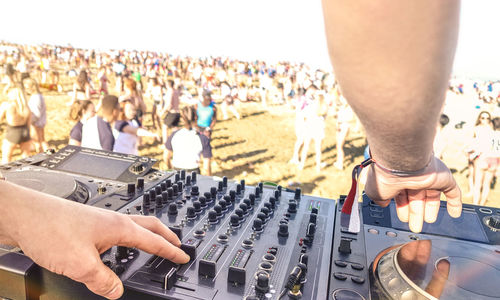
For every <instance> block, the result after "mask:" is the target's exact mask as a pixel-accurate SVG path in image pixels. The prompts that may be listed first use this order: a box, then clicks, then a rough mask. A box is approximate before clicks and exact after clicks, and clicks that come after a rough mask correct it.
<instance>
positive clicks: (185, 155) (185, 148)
mask: <svg viewBox="0 0 500 300" xmlns="http://www.w3.org/2000/svg"><path fill="white" fill-rule="evenodd" d="M181 118H182V122H183V124H184V127H183V128H181V129H179V130H177V131H175V132H174V133H172V134H171V135H170V136H169V137H168V139H167V142H166V143H165V152H164V155H163V159H164V160H165V163H166V164H167V168H168V169H172V167H173V168H174V169H185V170H188V171H195V172H197V173H198V174H203V175H207V176H211V175H212V169H211V159H212V147H211V146H210V139H209V138H208V137H207V136H206V135H204V134H200V133H199V132H198V131H197V130H196V127H195V126H196V110H195V108H193V107H192V106H185V107H183V108H182V110H181ZM200 158H202V160H203V172H200Z"/></svg>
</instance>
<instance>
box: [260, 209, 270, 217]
mask: <svg viewBox="0 0 500 300" xmlns="http://www.w3.org/2000/svg"><path fill="white" fill-rule="evenodd" d="M260 212H261V213H263V214H265V215H266V217H268V216H269V208H267V207H263V208H261V209H260Z"/></svg>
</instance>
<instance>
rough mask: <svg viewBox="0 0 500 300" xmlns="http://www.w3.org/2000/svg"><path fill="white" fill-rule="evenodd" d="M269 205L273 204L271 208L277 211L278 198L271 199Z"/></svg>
mask: <svg viewBox="0 0 500 300" xmlns="http://www.w3.org/2000/svg"><path fill="white" fill-rule="evenodd" d="M269 203H271V208H272V209H275V208H276V198H274V197H269Z"/></svg>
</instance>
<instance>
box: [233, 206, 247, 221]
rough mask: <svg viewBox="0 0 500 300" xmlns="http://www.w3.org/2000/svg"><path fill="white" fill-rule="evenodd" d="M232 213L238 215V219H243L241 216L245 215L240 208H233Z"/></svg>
mask: <svg viewBox="0 0 500 300" xmlns="http://www.w3.org/2000/svg"><path fill="white" fill-rule="evenodd" d="M234 213H235V214H236V215H238V217H239V218H240V220H243V216H244V215H245V213H244V212H243V210H242V209H241V208H237V209H235V210H234Z"/></svg>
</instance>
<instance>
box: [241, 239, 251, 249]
mask: <svg viewBox="0 0 500 300" xmlns="http://www.w3.org/2000/svg"><path fill="white" fill-rule="evenodd" d="M241 246H242V247H243V248H246V249H250V248H252V247H253V241H252V240H249V239H246V240H243V242H242V243H241Z"/></svg>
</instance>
